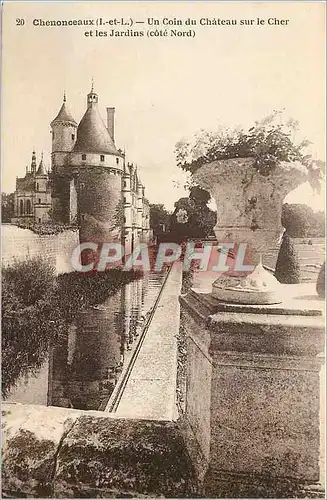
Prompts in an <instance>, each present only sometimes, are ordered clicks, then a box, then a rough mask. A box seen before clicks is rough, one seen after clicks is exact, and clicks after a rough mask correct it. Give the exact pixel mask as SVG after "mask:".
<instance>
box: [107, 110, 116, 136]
mask: <svg viewBox="0 0 327 500" xmlns="http://www.w3.org/2000/svg"><path fill="white" fill-rule="evenodd" d="M107 130H108V132H109V135H110V137H111V139H112V140H113V143H115V108H107Z"/></svg>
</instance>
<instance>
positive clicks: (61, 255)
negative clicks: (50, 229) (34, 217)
mask: <svg viewBox="0 0 327 500" xmlns="http://www.w3.org/2000/svg"><path fill="white" fill-rule="evenodd" d="M78 243H79V240H78V232H77V231H63V232H62V233H59V234H55V235H42V236H39V235H38V234H36V233H34V232H33V231H31V230H29V229H22V228H19V227H17V226H14V225H11V224H3V225H2V265H3V266H6V265H9V264H12V263H13V262H14V261H15V260H16V261H17V260H18V261H24V260H26V259H28V258H31V257H32V258H33V257H41V258H43V259H45V260H47V261H48V262H49V263H50V264H52V265H53V266H54V268H55V270H56V273H57V274H61V273H66V272H71V271H72V270H73V269H72V265H71V262H70V258H71V255H72V251H73V249H74V248H75V247H76V246H77V245H78Z"/></svg>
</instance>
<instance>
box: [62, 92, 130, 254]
mask: <svg viewBox="0 0 327 500" xmlns="http://www.w3.org/2000/svg"><path fill="white" fill-rule="evenodd" d="M98 100H99V99H98V95H97V94H96V92H95V91H94V89H93V85H92V89H91V91H90V93H89V94H88V95H87V109H86V112H85V114H84V116H83V118H82V119H81V121H80V124H79V125H78V128H77V138H76V143H75V145H74V148H73V151H72V153H71V154H70V155H69V166H70V169H71V171H72V172H73V175H74V176H75V179H76V192H77V207H78V216H79V224H80V241H81V242H85V241H92V242H94V243H97V244H101V243H104V242H109V241H117V242H119V243H120V242H121V230H122V225H123V216H124V215H123V202H122V193H121V183H122V173H123V154H122V153H121V152H120V151H118V150H117V148H116V146H115V142H114V137H111V135H110V133H109V131H108V130H110V131H111V132H112V131H113V130H114V127H113V124H112V123H108V126H107V127H106V126H105V124H104V122H103V120H102V118H101V116H100V113H99V110H98ZM110 109H111V108H110ZM112 119H113V113H110V114H109V113H108V122H109V120H112Z"/></svg>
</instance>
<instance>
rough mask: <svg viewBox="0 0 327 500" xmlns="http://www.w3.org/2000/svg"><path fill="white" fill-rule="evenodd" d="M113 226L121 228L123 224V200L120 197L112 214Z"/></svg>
mask: <svg viewBox="0 0 327 500" xmlns="http://www.w3.org/2000/svg"><path fill="white" fill-rule="evenodd" d="M114 221H115V224H114V227H115V228H119V229H121V228H122V227H123V226H124V203H123V200H122V199H120V200H119V202H118V203H117V205H116V208H115V214H114Z"/></svg>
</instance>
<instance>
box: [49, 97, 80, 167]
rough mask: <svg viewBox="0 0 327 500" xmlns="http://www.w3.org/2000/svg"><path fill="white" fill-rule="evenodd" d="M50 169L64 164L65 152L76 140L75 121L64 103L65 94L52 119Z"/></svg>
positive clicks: (68, 150) (71, 147)
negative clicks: (57, 111)
mask: <svg viewBox="0 0 327 500" xmlns="http://www.w3.org/2000/svg"><path fill="white" fill-rule="evenodd" d="M50 126H51V133H52V170H53V171H54V172H56V171H57V170H58V168H60V167H62V166H64V164H65V159H66V157H67V153H69V152H71V150H72V149H73V147H74V144H75V141H76V128H77V123H76V121H75V120H74V118H73V117H72V115H71V114H70V112H69V111H68V109H67V105H66V95H65V94H64V99H63V103H62V106H61V108H60V111H59V113H58V114H57V116H56V118H55V119H54V120H52V122H51V124H50Z"/></svg>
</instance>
